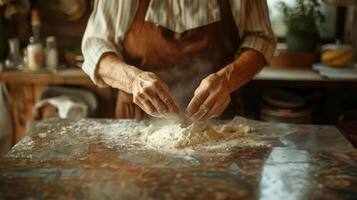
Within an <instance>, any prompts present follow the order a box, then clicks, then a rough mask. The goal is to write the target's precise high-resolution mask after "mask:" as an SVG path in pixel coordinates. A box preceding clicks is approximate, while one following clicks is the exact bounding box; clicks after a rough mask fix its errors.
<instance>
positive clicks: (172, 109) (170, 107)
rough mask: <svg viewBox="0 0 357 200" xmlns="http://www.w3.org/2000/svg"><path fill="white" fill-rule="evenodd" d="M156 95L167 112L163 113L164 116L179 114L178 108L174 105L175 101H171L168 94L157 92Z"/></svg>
mask: <svg viewBox="0 0 357 200" xmlns="http://www.w3.org/2000/svg"><path fill="white" fill-rule="evenodd" d="M157 95H158V97H159V98H160V100H161V101H162V102H163V103H164V104H165V106H166V108H167V112H166V113H165V114H166V115H178V114H179V112H180V111H179V108H178V106H177V104H176V103H175V101H174V100H173V99H172V97H171V96H170V95H169V93H168V92H164V91H160V90H159V91H158V93H157Z"/></svg>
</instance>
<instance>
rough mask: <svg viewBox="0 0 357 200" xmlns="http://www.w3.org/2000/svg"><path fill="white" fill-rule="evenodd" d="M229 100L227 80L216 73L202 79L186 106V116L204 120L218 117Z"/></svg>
mask: <svg viewBox="0 0 357 200" xmlns="http://www.w3.org/2000/svg"><path fill="white" fill-rule="evenodd" d="M230 101H231V97H230V92H229V90H228V81H227V79H226V78H225V77H224V76H223V75H217V74H216V73H214V74H211V75H209V76H208V77H206V78H205V79H203V80H202V82H201V84H200V86H199V87H198V88H197V89H196V91H195V94H194V97H193V98H192V100H191V102H190V103H189V105H188V107H187V110H186V112H187V116H188V117H189V118H191V119H193V120H198V121H206V120H208V119H210V118H214V117H218V116H220V115H221V114H222V112H223V111H224V110H225V109H226V107H227V106H228V105H229V103H230Z"/></svg>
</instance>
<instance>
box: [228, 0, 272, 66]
mask: <svg viewBox="0 0 357 200" xmlns="http://www.w3.org/2000/svg"><path fill="white" fill-rule="evenodd" d="M232 4H233V5H232ZM231 6H232V7H235V8H232V12H233V16H234V17H235V20H236V24H237V28H238V31H239V33H240V38H241V40H242V44H241V46H240V49H239V50H238V53H239V52H240V50H241V49H244V48H250V49H254V50H256V51H258V52H260V53H261V54H262V55H263V56H264V58H265V60H266V62H267V63H269V62H270V59H271V58H272V57H273V55H274V51H275V48H276V44H277V40H276V38H275V36H274V33H273V31H272V29H271V25H270V19H269V13H268V6H267V2H266V0H242V1H236V0H231Z"/></svg>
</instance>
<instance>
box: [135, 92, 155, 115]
mask: <svg viewBox="0 0 357 200" xmlns="http://www.w3.org/2000/svg"><path fill="white" fill-rule="evenodd" d="M134 103H135V104H136V105H138V106H139V107H140V108H141V109H143V110H144V111H145V112H146V113H147V114H149V115H151V116H154V117H156V116H157V115H158V111H157V110H156V109H155V107H154V105H153V104H152V103H151V101H150V100H149V99H148V98H144V97H143V96H142V95H139V96H138V97H136V98H135V99H134Z"/></svg>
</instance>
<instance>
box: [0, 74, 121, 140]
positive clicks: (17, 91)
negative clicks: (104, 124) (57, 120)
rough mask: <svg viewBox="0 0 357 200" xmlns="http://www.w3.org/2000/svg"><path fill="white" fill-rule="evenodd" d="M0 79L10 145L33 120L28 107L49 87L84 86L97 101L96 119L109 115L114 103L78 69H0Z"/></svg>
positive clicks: (108, 116)
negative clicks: (8, 112)
mask: <svg viewBox="0 0 357 200" xmlns="http://www.w3.org/2000/svg"><path fill="white" fill-rule="evenodd" d="M0 82H4V83H6V86H7V88H8V90H9V93H10V97H11V98H10V99H11V101H10V107H11V116H12V123H13V144H16V143H17V142H18V141H19V140H20V139H21V138H22V137H24V135H25V134H26V124H27V123H28V122H31V121H33V119H34V118H33V114H32V109H33V107H34V105H35V104H36V102H38V101H39V100H40V99H41V96H42V93H43V92H44V91H45V90H46V89H47V88H48V87H50V86H55V85H56V86H58V85H62V86H70V87H81V88H86V89H88V90H90V91H91V92H93V94H94V95H95V96H96V97H97V100H98V109H97V112H96V114H95V115H94V116H92V117H96V118H112V117H113V116H114V102H113V98H112V89H111V88H98V87H97V86H96V85H94V84H93V83H92V81H91V80H90V79H89V77H87V75H85V74H84V73H83V72H82V71H81V69H67V70H62V71H59V72H58V73H55V74H51V73H25V72H0Z"/></svg>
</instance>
